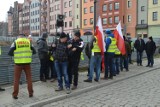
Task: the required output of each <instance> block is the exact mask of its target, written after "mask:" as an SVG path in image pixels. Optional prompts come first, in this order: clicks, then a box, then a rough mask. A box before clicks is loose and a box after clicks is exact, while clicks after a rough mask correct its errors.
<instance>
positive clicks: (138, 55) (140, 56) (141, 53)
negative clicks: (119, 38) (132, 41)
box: [137, 51, 143, 65]
mask: <svg viewBox="0 0 160 107" xmlns="http://www.w3.org/2000/svg"><path fill="white" fill-rule="evenodd" d="M142 55H143V52H138V51H137V64H140V65H142Z"/></svg>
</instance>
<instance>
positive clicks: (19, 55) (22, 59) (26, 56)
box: [14, 38, 32, 64]
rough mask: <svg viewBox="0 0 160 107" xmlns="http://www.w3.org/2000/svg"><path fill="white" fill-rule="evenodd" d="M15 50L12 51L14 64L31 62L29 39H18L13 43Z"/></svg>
mask: <svg viewBox="0 0 160 107" xmlns="http://www.w3.org/2000/svg"><path fill="white" fill-rule="evenodd" d="M15 45H16V50H14V63H16V64H24V63H31V62H32V50H31V44H30V41H29V39H27V38H18V39H17V40H16V41H15Z"/></svg>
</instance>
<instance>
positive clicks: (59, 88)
mask: <svg viewBox="0 0 160 107" xmlns="http://www.w3.org/2000/svg"><path fill="white" fill-rule="evenodd" d="M62 90H63V88H62V87H58V88H57V89H56V90H55V91H62Z"/></svg>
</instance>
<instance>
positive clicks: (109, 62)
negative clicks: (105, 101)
mask: <svg viewBox="0 0 160 107" xmlns="http://www.w3.org/2000/svg"><path fill="white" fill-rule="evenodd" d="M113 59H114V54H107V53H106V54H105V75H104V78H108V74H109V72H110V76H109V77H113V73H114V71H113V67H112V66H113Z"/></svg>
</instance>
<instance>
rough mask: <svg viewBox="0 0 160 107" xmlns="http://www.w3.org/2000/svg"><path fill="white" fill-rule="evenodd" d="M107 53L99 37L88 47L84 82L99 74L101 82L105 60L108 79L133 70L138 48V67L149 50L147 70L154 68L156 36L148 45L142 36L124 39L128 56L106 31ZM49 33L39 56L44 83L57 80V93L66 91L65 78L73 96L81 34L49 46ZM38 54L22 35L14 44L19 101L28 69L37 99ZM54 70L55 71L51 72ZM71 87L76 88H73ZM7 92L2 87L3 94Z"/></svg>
mask: <svg viewBox="0 0 160 107" xmlns="http://www.w3.org/2000/svg"><path fill="white" fill-rule="evenodd" d="M105 35H106V36H105V38H104V41H105V50H106V51H105V52H103V50H102V49H101V48H100V47H99V44H98V38H97V36H96V34H95V35H94V36H93V37H92V39H91V41H90V42H88V43H87V44H86V47H85V53H86V55H87V56H88V59H89V64H88V65H89V66H88V78H87V79H86V80H84V82H90V83H91V82H92V80H93V78H94V77H93V74H94V72H95V74H96V75H95V76H96V77H95V78H94V81H96V82H99V81H100V77H101V76H100V74H101V71H102V69H103V67H102V65H103V64H102V62H103V61H102V59H103V57H104V66H105V67H104V68H105V69H104V78H103V79H105V80H107V79H113V76H116V75H118V74H119V73H120V71H122V70H123V69H125V70H126V71H129V67H128V65H129V63H131V64H132V60H131V56H132V52H133V51H134V48H135V49H136V52H137V65H138V66H142V54H143V51H144V50H146V54H147V59H148V64H147V65H146V67H153V64H154V60H153V55H154V53H155V50H156V45H155V42H154V41H153V39H152V37H149V40H148V41H147V43H146V44H145V42H144V40H143V39H142V38H141V36H139V37H138V39H137V40H136V41H135V43H134V44H133V42H132V41H131V40H130V39H128V38H127V37H125V36H124V45H125V51H126V52H125V54H122V53H121V51H120V50H119V49H118V47H117V40H116V38H115V37H114V36H115V35H114V34H113V33H112V32H111V30H109V29H107V30H106V31H105ZM47 37H48V34H47V33H43V34H42V37H41V38H40V39H39V40H37V46H38V47H37V48H38V56H39V59H40V81H42V82H46V80H48V79H52V82H53V81H54V80H55V79H57V80H58V87H57V89H56V90H55V91H62V90H64V86H63V77H64V83H65V89H66V93H67V94H69V93H70V92H71V89H72V90H75V89H77V86H78V66H79V62H80V59H81V55H82V51H83V49H84V42H83V40H82V39H81V33H80V32H79V31H76V32H75V33H74V36H73V38H69V37H68V35H67V34H65V33H64V32H62V33H59V34H58V38H57V39H56V40H55V41H54V42H53V43H52V44H51V45H50V46H48V44H47V40H46V39H47ZM33 54H36V50H35V48H34V47H33V45H32V41H31V40H30V39H29V38H26V37H25V36H24V35H23V34H20V35H19V37H18V39H16V40H15V42H14V43H13V44H12V45H11V47H10V50H9V52H8V55H10V56H13V57H14V63H15V65H14V91H13V94H12V96H13V98H14V99H18V92H19V81H20V76H21V72H22V71H23V70H24V72H25V74H26V80H27V84H28V93H29V97H33V93H34V91H33V87H32V78H31V67H30V63H31V62H32V55H33ZM49 71H51V72H49ZM71 84H73V85H72V87H71ZM1 90H2V91H4V89H2V88H0V91H1Z"/></svg>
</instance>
